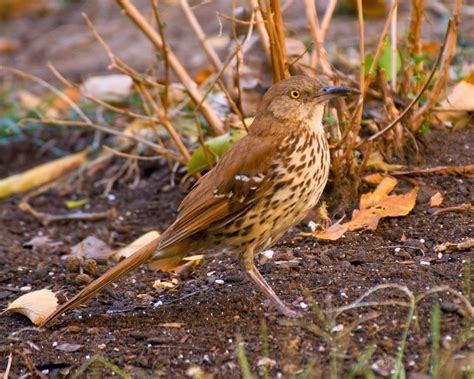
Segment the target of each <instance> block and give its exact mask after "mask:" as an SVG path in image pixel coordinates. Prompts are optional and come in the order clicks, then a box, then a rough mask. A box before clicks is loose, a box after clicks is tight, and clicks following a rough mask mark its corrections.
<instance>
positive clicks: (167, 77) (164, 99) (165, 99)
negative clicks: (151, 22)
mask: <svg viewBox="0 0 474 379" xmlns="http://www.w3.org/2000/svg"><path fill="white" fill-rule="evenodd" d="M150 3H151V8H152V9H153V16H154V17H155V20H156V23H157V26H158V32H159V33H160V37H161V40H162V41H163V51H162V54H163V63H164V66H165V67H164V68H165V70H164V71H165V80H164V84H165V90H164V94H163V95H162V96H161V102H162V104H163V108H164V111H165V116H166V117H168V107H169V101H168V95H169V91H168V90H169V85H170V61H169V59H168V44H167V43H166V39H165V33H164V31H163V24H162V23H161V18H160V12H158V0H151V1H150Z"/></svg>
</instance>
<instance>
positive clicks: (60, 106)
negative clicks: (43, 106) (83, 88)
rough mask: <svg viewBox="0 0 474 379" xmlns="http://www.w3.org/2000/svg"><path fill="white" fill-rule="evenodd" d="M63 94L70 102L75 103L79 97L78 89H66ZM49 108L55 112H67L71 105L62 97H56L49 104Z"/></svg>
mask: <svg viewBox="0 0 474 379" xmlns="http://www.w3.org/2000/svg"><path fill="white" fill-rule="evenodd" d="M63 94H64V95H66V96H67V97H68V98H69V99H70V100H71V101H72V102H74V103H77V102H78V101H79V97H80V89H79V88H78V87H68V88H66V89H65V90H64V91H63ZM51 107H52V108H54V109H57V110H68V109H70V108H71V104H69V103H68V102H67V101H66V100H64V99H63V98H62V97H56V98H55V99H54V100H53V102H52V103H51Z"/></svg>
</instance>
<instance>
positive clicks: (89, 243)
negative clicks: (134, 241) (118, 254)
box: [71, 236, 115, 262]
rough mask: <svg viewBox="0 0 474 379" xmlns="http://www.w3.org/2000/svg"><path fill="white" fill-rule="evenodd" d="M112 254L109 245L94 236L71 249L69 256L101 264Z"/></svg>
mask: <svg viewBox="0 0 474 379" xmlns="http://www.w3.org/2000/svg"><path fill="white" fill-rule="evenodd" d="M114 253H115V252H114V251H113V250H112V249H111V248H110V247H109V245H107V244H106V243H105V242H104V241H102V240H100V239H98V238H97V237H94V236H89V237H87V238H85V239H83V240H82V241H81V242H79V243H78V244H76V245H74V246H73V247H71V254H72V255H73V256H76V257H79V258H85V259H94V260H96V261H102V262H104V261H106V260H107V259H108V258H110V257H111V256H112V255H113V254H114Z"/></svg>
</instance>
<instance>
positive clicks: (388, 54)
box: [365, 38, 402, 81]
mask: <svg viewBox="0 0 474 379" xmlns="http://www.w3.org/2000/svg"><path fill="white" fill-rule="evenodd" d="M373 62H374V55H373V54H367V55H366V57H365V75H366V76H367V75H369V71H370V67H371V66H372V63H373ZM395 67H396V73H397V74H398V73H399V72H400V69H401V67H402V58H401V56H400V53H399V52H398V51H397V56H396V59H395ZM377 68H381V69H382V70H384V72H385V77H386V78H387V80H388V81H390V80H392V44H391V43H390V39H389V38H386V39H385V46H384V47H383V48H382V53H381V54H380V58H379V61H378V62H377ZM374 74H375V73H374Z"/></svg>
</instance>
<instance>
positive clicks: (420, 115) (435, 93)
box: [410, 0, 462, 133]
mask: <svg viewBox="0 0 474 379" xmlns="http://www.w3.org/2000/svg"><path fill="white" fill-rule="evenodd" d="M461 7H462V0H456V1H455V3H454V10H453V16H452V17H451V19H450V20H449V24H448V31H447V35H448V42H447V43H446V42H445V45H446V50H445V53H444V58H443V64H442V65H441V70H440V74H439V77H438V80H437V82H436V83H435V85H434V86H433V89H432V90H431V91H430V93H429V94H428V95H427V100H426V103H425V104H424V105H423V106H422V107H421V108H420V109H418V111H417V112H416V113H415V114H414V115H413V118H412V119H411V122H410V129H411V130H412V131H413V132H414V133H416V132H418V130H419V129H420V127H421V125H422V124H423V121H424V119H425V118H426V115H427V114H428V113H429V112H430V111H431V110H432V109H433V108H434V106H435V105H436V102H437V101H438V99H439V96H440V94H441V91H442V90H443V89H444V87H445V86H446V82H447V79H448V71H449V67H450V64H451V59H452V58H453V56H454V53H455V51H456V44H457V36H458V30H459V23H460V21H461ZM443 50H444V49H443Z"/></svg>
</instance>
